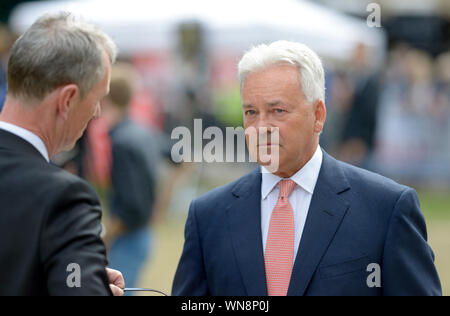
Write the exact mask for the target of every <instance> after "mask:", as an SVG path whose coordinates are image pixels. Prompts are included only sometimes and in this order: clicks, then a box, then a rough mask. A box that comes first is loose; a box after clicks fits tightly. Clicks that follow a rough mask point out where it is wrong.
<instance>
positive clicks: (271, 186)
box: [261, 146, 323, 261]
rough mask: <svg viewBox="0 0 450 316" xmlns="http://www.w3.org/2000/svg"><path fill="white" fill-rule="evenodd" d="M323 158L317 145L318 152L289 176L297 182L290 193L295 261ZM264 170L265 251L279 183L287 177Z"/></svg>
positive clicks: (262, 222)
mask: <svg viewBox="0 0 450 316" xmlns="http://www.w3.org/2000/svg"><path fill="white" fill-rule="evenodd" d="M322 158H323V153H322V149H321V148H320V146H317V149H316V152H315V153H314V155H313V156H312V158H311V159H310V160H309V161H308V162H307V163H306V165H304V166H303V168H302V169H300V170H299V171H298V172H297V173H296V174H294V175H293V176H292V177H290V178H289V179H291V180H293V181H294V182H295V183H296V184H297V185H296V186H295V188H294V190H293V191H292V193H291V194H290V195H289V202H290V203H291V206H292V209H293V210H294V225H295V226H294V227H295V238H294V261H295V258H296V257H297V251H298V247H299V245H300V239H301V237H302V233H303V228H304V226H305V222H306V216H307V215H308V209H309V205H310V204H311V198H312V195H313V192H314V188H315V186H316V183H317V178H318V177H319V172H320V167H321V166H322ZM262 168H264V167H262ZM263 171H264V172H262V183H261V229H262V238H263V249H264V253H265V252H266V243H267V235H268V233H269V225H270V217H271V216H272V211H273V209H274V208H275V205H276V204H277V201H278V196H279V194H280V187H279V186H278V185H277V184H278V182H280V181H281V180H285V179H283V178H280V177H278V176H276V175H274V174H272V173H270V172H265V171H266V170H263Z"/></svg>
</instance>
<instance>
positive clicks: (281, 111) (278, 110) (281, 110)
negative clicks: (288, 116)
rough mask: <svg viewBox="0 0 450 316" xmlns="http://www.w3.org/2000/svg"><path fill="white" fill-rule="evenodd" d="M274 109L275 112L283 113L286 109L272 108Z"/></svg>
mask: <svg viewBox="0 0 450 316" xmlns="http://www.w3.org/2000/svg"><path fill="white" fill-rule="evenodd" d="M274 111H275V113H283V112H286V111H285V110H283V109H274Z"/></svg>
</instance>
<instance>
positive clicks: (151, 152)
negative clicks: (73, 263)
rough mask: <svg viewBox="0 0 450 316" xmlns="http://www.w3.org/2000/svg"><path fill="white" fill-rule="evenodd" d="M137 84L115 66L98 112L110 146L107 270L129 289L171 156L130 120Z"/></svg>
mask: <svg viewBox="0 0 450 316" xmlns="http://www.w3.org/2000/svg"><path fill="white" fill-rule="evenodd" d="M137 80H138V75H137V72H136V71H135V69H134V68H133V66H132V65H131V64H128V63H117V64H116V65H114V67H113V70H112V76H111V90H110V93H109V95H108V96H107V97H106V98H105V99H104V101H103V111H102V112H103V114H102V115H103V118H104V119H105V121H106V122H107V124H108V126H109V135H110V139H111V146H112V166H111V181H112V184H111V193H110V197H109V213H110V214H109V215H110V216H109V221H108V223H107V229H106V236H105V237H104V240H105V242H106V243H107V245H110V248H109V259H110V266H111V267H112V268H115V269H120V271H121V272H122V273H123V275H124V278H125V280H126V282H127V286H128V287H136V284H137V283H138V281H139V274H140V272H141V269H142V267H143V266H144V264H145V263H146V261H147V259H148V257H149V255H150V254H151V251H152V244H153V234H152V229H151V227H150V222H151V220H152V216H153V215H154V214H153V211H154V209H155V204H156V201H157V191H158V175H159V171H160V168H161V164H160V163H161V160H162V156H163V155H165V154H167V152H169V150H168V148H166V147H167V146H168V143H167V142H166V143H164V142H163V138H162V135H161V134H160V133H159V132H157V131H156V130H153V129H150V128H148V127H144V126H141V125H140V124H138V123H136V122H134V121H132V120H131V119H130V118H129V116H128V114H129V105H130V102H131V100H132V98H133V95H134V93H135V91H136V90H135V89H136V85H137ZM166 190H167V189H166Z"/></svg>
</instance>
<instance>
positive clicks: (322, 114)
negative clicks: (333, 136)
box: [314, 100, 327, 133]
mask: <svg viewBox="0 0 450 316" xmlns="http://www.w3.org/2000/svg"><path fill="white" fill-rule="evenodd" d="M315 116H316V120H315V122H314V132H315V133H320V132H321V131H322V129H323V126H324V125H325V120H326V118H327V108H326V107H325V104H324V103H323V101H322V100H318V101H316V103H315Z"/></svg>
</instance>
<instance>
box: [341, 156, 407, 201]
mask: <svg viewBox="0 0 450 316" xmlns="http://www.w3.org/2000/svg"><path fill="white" fill-rule="evenodd" d="M338 164H339V165H340V166H341V168H342V170H343V171H344V173H345V175H346V177H347V180H348V181H349V182H350V184H351V186H352V188H361V189H366V190H372V191H374V192H385V193H389V192H391V193H394V194H400V193H402V192H403V191H405V190H408V189H411V188H409V187H408V186H406V185H403V184H400V183H398V182H396V181H394V180H393V179H390V178H388V177H385V176H383V175H381V174H378V173H375V172H372V171H369V170H366V169H362V168H359V167H355V166H353V165H350V164H347V163H345V162H342V161H338Z"/></svg>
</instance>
